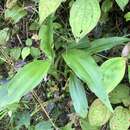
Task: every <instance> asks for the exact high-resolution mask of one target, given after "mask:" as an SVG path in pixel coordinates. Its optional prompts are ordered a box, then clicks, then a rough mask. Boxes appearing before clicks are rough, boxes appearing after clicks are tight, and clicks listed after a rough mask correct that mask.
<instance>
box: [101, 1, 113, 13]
mask: <svg viewBox="0 0 130 130" xmlns="http://www.w3.org/2000/svg"><path fill="white" fill-rule="evenodd" d="M112 6H113V1H112V0H104V1H103V3H102V7H101V8H102V11H103V12H104V13H108V12H109V11H110V9H111V8H112Z"/></svg>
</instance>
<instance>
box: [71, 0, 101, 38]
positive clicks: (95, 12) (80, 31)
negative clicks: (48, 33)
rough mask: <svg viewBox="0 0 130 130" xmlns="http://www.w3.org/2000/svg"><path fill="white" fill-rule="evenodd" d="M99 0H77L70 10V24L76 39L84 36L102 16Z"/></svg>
mask: <svg viewBox="0 0 130 130" xmlns="http://www.w3.org/2000/svg"><path fill="white" fill-rule="evenodd" d="M100 13H101V11H100V6H99V2H98V0H76V1H75V2H74V4H73V6H72V8H71V10H70V19H69V21H70V26H71V28H72V32H73V35H74V37H75V38H76V40H79V39H81V38H83V37H84V36H85V35H86V34H87V33H89V32H90V31H91V30H92V29H93V28H94V27H95V26H96V24H97V22H98V20H99V18H100Z"/></svg>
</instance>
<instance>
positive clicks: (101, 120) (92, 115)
mask: <svg viewBox="0 0 130 130" xmlns="http://www.w3.org/2000/svg"><path fill="white" fill-rule="evenodd" d="M110 116H111V112H110V111H109V109H108V108H107V107H106V106H105V105H104V104H103V103H102V102H101V101H100V100H99V99H96V100H95V101H94V102H93V103H92V104H91V106H90V109H89V113H88V119H89V122H90V124H91V125H92V126H102V125H104V124H105V123H107V121H108V120H109V118H110Z"/></svg>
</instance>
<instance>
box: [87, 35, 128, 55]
mask: <svg viewBox="0 0 130 130" xmlns="http://www.w3.org/2000/svg"><path fill="white" fill-rule="evenodd" d="M129 41H130V39H129V38H125V37H109V38H101V39H97V40H94V41H93V42H91V43H90V45H91V46H90V47H89V48H87V49H86V51H87V52H88V53H90V54H93V53H97V52H101V51H104V50H108V49H111V48H113V47H114V46H117V45H121V44H123V43H124V42H129Z"/></svg>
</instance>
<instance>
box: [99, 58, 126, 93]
mask: <svg viewBox="0 0 130 130" xmlns="http://www.w3.org/2000/svg"><path fill="white" fill-rule="evenodd" d="M125 68H126V59H125V58H123V57H116V58H112V59H110V60H107V61H106V62H104V63H103V64H102V65H101V71H102V73H103V81H104V86H105V88H106V91H107V93H109V92H111V91H112V90H113V89H114V88H115V87H116V86H117V85H118V84H119V83H120V82H121V80H122V78H123V77H124V74H125Z"/></svg>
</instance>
